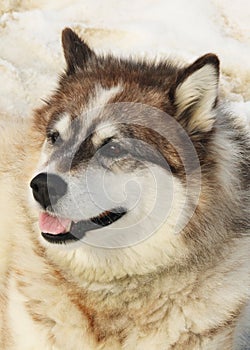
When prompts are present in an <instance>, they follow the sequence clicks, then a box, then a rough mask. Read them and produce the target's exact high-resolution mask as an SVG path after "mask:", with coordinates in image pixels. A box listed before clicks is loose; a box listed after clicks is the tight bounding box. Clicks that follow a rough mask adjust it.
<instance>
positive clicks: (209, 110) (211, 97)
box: [169, 54, 220, 133]
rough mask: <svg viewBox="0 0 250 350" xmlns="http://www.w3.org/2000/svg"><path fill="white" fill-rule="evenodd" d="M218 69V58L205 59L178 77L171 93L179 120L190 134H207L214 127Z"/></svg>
mask: <svg viewBox="0 0 250 350" xmlns="http://www.w3.org/2000/svg"><path fill="white" fill-rule="evenodd" d="M219 65H220V62H219V59H218V57H217V56H216V55H214V54H207V55H205V56H202V57H200V58H198V59H197V60H196V61H195V62H194V63H193V64H191V65H190V66H188V67H187V68H185V69H183V70H182V71H181V72H180V73H179V75H178V76H177V79H176V82H175V83H174V85H173V86H172V87H171V89H170V92H169V96H170V100H171V101H172V102H173V103H174V105H175V106H176V109H177V119H178V120H179V121H180V122H181V123H182V124H184V126H185V127H186V128H187V129H188V131H189V132H191V133H192V132H196V131H201V132H207V131H210V130H211V129H212V127H213V124H214V115H213V108H214V107H215V105H216V102H217V97H218V82H219Z"/></svg>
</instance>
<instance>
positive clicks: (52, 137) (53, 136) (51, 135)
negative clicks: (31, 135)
mask: <svg viewBox="0 0 250 350" xmlns="http://www.w3.org/2000/svg"><path fill="white" fill-rule="evenodd" d="M47 139H48V141H49V142H50V143H51V144H52V145H54V144H55V143H58V142H60V140H61V137H60V134H59V132H58V131H49V132H48V133H47Z"/></svg>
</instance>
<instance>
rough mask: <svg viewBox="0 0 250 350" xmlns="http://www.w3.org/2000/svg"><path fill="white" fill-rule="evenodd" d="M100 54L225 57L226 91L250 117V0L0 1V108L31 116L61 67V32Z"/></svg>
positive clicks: (235, 105) (223, 82)
mask: <svg viewBox="0 0 250 350" xmlns="http://www.w3.org/2000/svg"><path fill="white" fill-rule="evenodd" d="M66 26H68V27H71V28H72V29H74V30H75V31H76V32H77V33H78V34H79V35H81V36H82V37H83V38H84V39H85V41H86V42H87V43H88V44H89V45H90V46H91V47H92V48H93V49H95V50H96V51H98V52H104V53H105V52H112V53H114V54H116V55H120V56H129V55H132V56H143V57H145V56H146V57H157V58H162V59H164V58H167V57H168V56H170V57H176V59H177V60H184V61H186V62H190V63H191V62H192V61H193V60H195V59H196V58H197V57H198V56H200V55H203V54H205V53H208V52H214V53H216V54H217V55H218V56H219V58H220V60H221V93H222V95H223V96H226V98H227V99H229V100H230V101H232V108H233V109H234V110H236V111H237V113H238V114H239V115H240V116H242V117H243V118H247V117H249V118H250V101H249V100H250V1H249V0H238V1H231V0H202V1H201V0H172V1H170V0H128V1H124V0H120V1H115V0H78V1H77V0H75V1H74V0H54V1H53V0H52V1H49V0H41V1H37V0H23V1H22V0H0V113H1V114H3V115H7V116H9V117H10V118H12V117H14V118H16V117H27V116H30V115H31V113H32V109H34V108H35V107H37V106H39V105H40V104H41V102H40V101H41V100H40V99H41V98H45V97H46V96H48V95H49V93H50V91H51V90H52V89H53V88H54V87H55V84H56V81H57V78H58V75H59V73H61V72H62V71H63V69H64V64H65V63H64V59H63V54H62V49H61V31H62V29H63V28H64V27H66Z"/></svg>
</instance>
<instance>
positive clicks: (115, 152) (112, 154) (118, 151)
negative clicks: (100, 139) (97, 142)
mask: <svg viewBox="0 0 250 350" xmlns="http://www.w3.org/2000/svg"><path fill="white" fill-rule="evenodd" d="M100 153H101V155H102V156H104V157H108V158H119V157H121V156H124V155H125V154H126V153H127V152H126V150H125V149H124V148H122V146H120V145H119V144H118V143H116V142H109V143H106V144H104V145H103V146H102V148H101V149H100Z"/></svg>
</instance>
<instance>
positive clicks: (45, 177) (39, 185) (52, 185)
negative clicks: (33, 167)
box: [30, 173, 67, 209]
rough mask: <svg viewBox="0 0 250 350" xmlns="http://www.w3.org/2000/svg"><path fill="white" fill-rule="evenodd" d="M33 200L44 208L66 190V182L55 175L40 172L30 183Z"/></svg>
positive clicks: (55, 200) (53, 202)
mask: <svg viewBox="0 0 250 350" xmlns="http://www.w3.org/2000/svg"><path fill="white" fill-rule="evenodd" d="M30 187H31V188H32V191H33V196H34V198H35V200H36V201H37V202H38V203H39V204H41V206H42V207H43V208H44V209H46V208H47V207H48V206H51V205H53V204H56V202H57V201H58V199H60V198H61V197H62V196H63V195H65V193H66V192H67V184H66V182H65V181H64V180H63V179H62V178H60V177H59V176H57V175H54V174H47V173H41V174H38V175H37V176H36V177H34V179H33V180H32V181H31V183H30Z"/></svg>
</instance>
